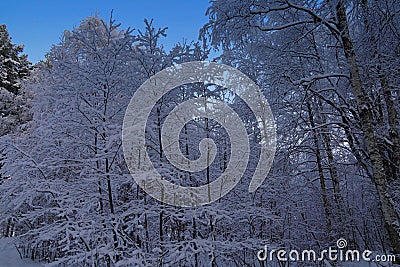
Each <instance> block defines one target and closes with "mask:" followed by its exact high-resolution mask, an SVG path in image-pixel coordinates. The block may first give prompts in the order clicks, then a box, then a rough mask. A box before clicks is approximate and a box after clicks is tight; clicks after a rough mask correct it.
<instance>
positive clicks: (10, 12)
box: [0, 0, 209, 63]
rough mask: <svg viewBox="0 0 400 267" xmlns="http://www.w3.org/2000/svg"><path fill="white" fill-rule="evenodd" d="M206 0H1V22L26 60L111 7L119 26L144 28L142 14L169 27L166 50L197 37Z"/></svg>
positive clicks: (106, 13)
mask: <svg viewBox="0 0 400 267" xmlns="http://www.w3.org/2000/svg"><path fill="white" fill-rule="evenodd" d="M208 6H209V1H208V0H164V1H162V0H147V1H145V0H130V1H129V0H69V1H65V0H64V1H57V0H53V1H49V0H35V1H34V0H30V1H29V0H19V1H13V0H8V1H5V0H2V2H1V4H0V24H3V23H4V24H6V25H7V28H8V30H9V33H10V35H11V37H12V40H13V43H16V44H23V45H24V46H25V50H24V51H25V53H27V54H28V55H29V60H30V61H32V62H34V63H35V62H37V61H38V60H39V59H43V58H44V54H45V53H46V52H48V51H49V49H50V47H51V45H52V44H57V43H59V41H60V37H61V35H62V33H63V31H64V30H71V29H73V28H74V27H77V26H78V25H79V23H80V21H81V20H82V19H83V18H85V17H87V16H90V15H94V14H96V12H97V13H98V14H99V16H100V17H102V18H106V19H107V18H109V16H110V12H111V10H114V11H113V17H114V19H116V21H117V22H120V23H122V25H121V28H123V29H124V28H128V27H132V28H135V29H143V27H144V23H143V20H144V18H147V19H151V18H153V19H154V23H155V26H156V27H168V30H167V34H168V36H167V37H166V38H164V40H163V41H162V43H163V44H164V46H165V48H166V49H167V50H168V49H170V48H171V47H172V45H173V44H174V43H176V42H178V41H182V40H183V38H185V39H187V40H193V39H195V40H197V37H198V32H199V29H200V28H201V27H202V26H203V25H204V24H205V23H206V22H207V20H208V18H207V17H206V16H205V12H206V9H207V7H208Z"/></svg>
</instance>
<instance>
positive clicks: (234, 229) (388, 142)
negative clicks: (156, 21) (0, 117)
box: [0, 0, 400, 266]
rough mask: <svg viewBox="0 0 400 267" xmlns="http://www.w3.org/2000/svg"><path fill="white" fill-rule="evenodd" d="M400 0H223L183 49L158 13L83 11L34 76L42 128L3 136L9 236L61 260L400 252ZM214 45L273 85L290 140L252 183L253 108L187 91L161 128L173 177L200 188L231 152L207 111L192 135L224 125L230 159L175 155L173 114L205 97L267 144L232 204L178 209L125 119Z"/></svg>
mask: <svg viewBox="0 0 400 267" xmlns="http://www.w3.org/2000/svg"><path fill="white" fill-rule="evenodd" d="M399 11H400V5H399V3H397V2H396V1H392V0H385V1H368V0H360V1H352V2H343V1H340V0H338V1H314V0H308V1H286V0H276V1H263V0H257V1H239V0H233V1H232V0H218V1H213V2H212V3H211V4H210V7H209V9H208V11H207V12H208V13H207V14H208V15H209V17H210V21H209V23H207V24H206V25H205V26H204V28H203V29H202V30H201V37H202V40H203V42H202V43H190V44H185V43H183V44H177V45H176V46H175V47H174V48H173V49H172V50H171V51H170V52H167V51H165V50H164V48H163V47H162V46H161V45H160V39H161V38H163V37H164V36H165V34H166V29H158V28H155V27H154V25H153V22H152V21H145V27H144V30H142V31H137V32H135V31H132V30H130V29H127V30H121V29H120V26H119V25H118V24H115V22H114V21H113V20H110V21H109V22H106V21H105V20H103V19H100V18H98V17H89V18H87V19H85V20H83V21H82V23H81V25H80V26H79V27H77V28H76V29H74V30H72V31H66V32H65V33H64V35H63V40H62V42H61V43H60V44H58V45H56V46H54V47H52V49H51V51H50V52H49V54H48V55H47V61H46V62H42V63H40V64H39V66H38V70H37V71H36V72H35V73H34V79H32V80H31V81H30V82H29V83H26V85H24V88H25V90H29V91H33V92H34V94H35V98H34V101H33V103H32V104H33V107H32V110H33V113H34V118H33V121H32V122H31V123H30V124H29V130H28V132H26V133H19V134H14V135H8V136H6V137H3V140H2V144H5V145H2V147H4V153H6V154H7V160H6V161H5V165H4V169H5V170H6V171H7V175H8V176H9V178H10V179H8V180H7V181H6V182H4V183H3V184H2V185H1V186H0V192H1V194H0V211H1V214H0V219H1V225H2V227H3V235H15V236H18V237H19V240H20V241H21V242H20V249H21V251H22V253H23V254H24V255H25V256H28V257H31V258H33V259H37V260H42V261H47V262H49V263H50V265H53V266H266V264H267V263H266V262H263V261H260V260H259V259H257V252H258V251H259V250H260V249H262V248H263V247H264V245H268V247H269V248H270V249H276V248H284V249H287V250H290V249H297V250H301V249H314V250H315V251H322V250H323V249H327V248H328V247H329V246H332V247H336V240H338V239H339V238H345V239H346V240H347V242H348V247H349V248H352V249H360V250H364V249H369V250H371V251H374V252H375V253H380V254H385V253H389V254H399V253H400V241H399V240H400V238H399V209H400V201H399V199H400V193H399V192H400V191H399V190H400V185H399V172H400V171H399V166H400V164H399V162H400V155H399V153H400V152H399V151H400V150H399V148H400V146H399V121H398V115H399V105H400V99H399V94H398V92H399V86H398V84H399V78H398V77H399V65H400V64H399V63H400V62H399V55H400V42H399V37H400V35H399V33H400V29H399V25H400V21H399ZM212 47H214V48H219V49H220V50H221V56H220V57H219V58H218V59H216V60H218V61H220V62H223V63H225V64H228V65H231V66H234V67H236V68H238V69H239V70H241V71H242V72H244V73H245V74H247V75H248V76H249V77H250V78H251V79H253V80H254V81H255V82H256V83H257V84H258V85H259V86H260V88H261V90H262V91H263V93H264V94H265V96H266V98H267V99H268V101H269V103H270V105H271V108H272V110H273V112H274V116H275V119H276V124H277V127H278V132H277V136H278V140H277V141H278V142H277V153H276V156H275V161H274V165H273V168H272V170H271V172H270V174H269V175H268V177H267V179H266V181H265V182H264V184H263V185H262V186H261V187H260V188H259V189H258V190H257V191H256V192H254V193H248V185H249V182H250V178H251V176H252V172H254V168H255V166H256V164H257V161H258V160H259V153H260V147H259V144H258V142H259V132H258V131H257V130H256V128H257V127H256V126H257V121H256V120H255V118H254V116H253V115H252V114H251V112H250V110H249V107H248V106H247V105H246V104H245V103H244V102H243V101H242V100H241V99H239V98H238V97H237V96H235V95H233V94H232V93H230V92H228V90H227V89H226V88H220V87H216V86H213V85H208V84H203V83H196V84H192V85H184V86H181V87H178V88H175V89H174V90H172V91H171V92H169V93H168V94H166V95H164V96H163V97H162V98H161V99H160V100H159V101H158V103H157V104H156V105H155V106H154V107H153V110H152V112H151V114H150V117H149V120H148V123H147V128H146V148H147V152H148V153H149V155H150V158H151V159H152V161H153V162H154V166H155V167H156V168H157V170H158V171H159V172H160V174H161V175H162V176H163V177H164V179H168V180H169V181H172V182H174V183H177V184H182V185H186V186H187V185H190V186H198V185H201V184H205V183H206V181H212V180H213V179H216V177H218V176H219V175H220V174H221V172H223V170H224V169H225V168H226V165H227V162H229V158H230V142H229V138H228V134H227V132H226V131H225V130H224V129H223V128H222V127H221V125H220V124H219V123H217V122H216V121H213V120H208V119H207V118H201V119H196V120H192V121H191V122H189V123H187V124H186V125H185V127H184V128H183V129H182V131H181V134H180V147H181V151H182V153H183V154H184V155H186V156H187V157H188V158H190V159H196V158H198V156H199V149H198V146H199V143H200V141H201V140H202V139H204V138H212V139H213V140H215V143H216V144H217V155H216V158H215V160H214V162H213V163H212V164H211V165H210V166H209V167H208V168H207V169H206V170H204V171H202V172H198V173H188V172H185V171H180V170H178V169H176V168H173V167H171V165H170V164H169V162H168V160H167V159H166V157H165V153H164V151H163V147H162V143H161V139H160V138H161V137H160V135H161V129H162V125H163V123H164V121H165V118H166V116H167V115H168V114H169V113H170V112H171V111H172V110H173V109H174V108H175V107H176V106H177V105H179V103H182V102H183V101H186V100H188V99H191V98H194V97H207V98H208V99H211V100H221V101H224V102H226V103H227V104H228V105H230V106H231V107H232V108H233V109H234V110H235V112H237V114H238V115H239V116H240V117H241V119H242V120H243V122H244V125H245V126H246V130H247V132H248V135H249V143H250V147H251V149H252V154H251V155H250V160H249V163H248V165H247V166H248V167H247V169H248V170H247V171H246V173H245V176H244V177H243V178H242V179H241V181H240V182H239V183H238V185H237V186H236V187H235V188H234V189H233V190H232V191H231V192H230V193H229V194H228V195H226V196H225V197H223V198H222V199H220V200H219V201H217V202H215V203H212V204H210V205H206V206H203V207H198V208H178V207H172V206H169V205H165V204H162V203H160V202H158V201H156V200H154V199H152V198H151V197H149V196H148V195H146V193H145V192H143V190H141V189H140V187H139V186H138V185H137V184H135V183H134V181H133V180H132V178H131V176H130V174H129V172H128V170H127V167H126V165H125V162H124V157H123V153H122V151H121V128H122V121H123V116H124V113H125V109H126V106H127V105H128V102H129V100H130V99H131V97H132V96H133V94H134V93H135V90H136V89H137V88H138V87H139V86H140V85H141V84H142V83H143V82H144V81H145V80H146V79H148V78H149V77H151V76H152V75H153V74H155V73H156V72H158V71H160V70H163V69H165V68H166V67H169V66H172V65H174V64H177V63H182V62H188V61H195V60H205V59H207V56H208V53H209V50H210V49H211V48H212ZM144 101H145V100H144ZM297 264H298V265H299V266H310V265H315V266H318V265H319V264H321V263H319V262H314V263H313V262H305V263H297ZM324 264H327V263H326V262H325V263H324ZM331 264H336V265H337V266H340V264H341V263H333V262H331ZM286 265H287V263H285V262H282V261H281V262H279V261H278V260H274V261H273V262H268V266H286Z"/></svg>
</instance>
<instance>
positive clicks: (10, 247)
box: [0, 238, 44, 267]
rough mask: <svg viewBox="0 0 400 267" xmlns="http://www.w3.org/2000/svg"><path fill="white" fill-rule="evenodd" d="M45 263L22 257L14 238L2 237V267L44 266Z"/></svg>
mask: <svg viewBox="0 0 400 267" xmlns="http://www.w3.org/2000/svg"><path fill="white" fill-rule="evenodd" d="M42 266H44V265H42V264H40V263H37V262H34V261H31V260H29V259H21V257H20V256H19V253H18V251H17V249H16V248H15V246H14V239H13V238H0V267H42Z"/></svg>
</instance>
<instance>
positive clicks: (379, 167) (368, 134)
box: [336, 1, 400, 254]
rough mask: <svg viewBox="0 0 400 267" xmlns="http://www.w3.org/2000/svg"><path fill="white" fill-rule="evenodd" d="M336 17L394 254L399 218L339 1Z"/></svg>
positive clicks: (399, 240) (398, 242)
mask: <svg viewBox="0 0 400 267" xmlns="http://www.w3.org/2000/svg"><path fill="white" fill-rule="evenodd" d="M336 16H337V20H338V29H339V31H340V33H341V36H340V37H341V41H342V44H343V49H344V54H345V57H346V59H347V63H348V64H349V69H350V83H351V87H352V89H353V93H354V96H355V98H356V101H357V108H358V112H359V117H360V123H361V128H362V131H363V134H364V136H365V143H366V146H367V149H368V153H369V156H370V160H371V164H372V169H373V172H374V174H373V181H372V182H373V183H374V184H375V187H376V189H377V191H378V197H379V201H380V206H381V210H382V215H383V221H384V223H385V228H386V230H387V232H388V237H389V241H390V244H391V246H392V248H393V249H394V251H395V253H397V254H399V253H400V238H399V234H398V228H399V226H398V225H399V218H398V216H397V214H396V212H395V210H394V207H393V205H392V202H391V199H390V196H389V194H388V190H387V180H386V177H385V168H384V165H383V161H382V158H381V155H380V153H379V149H378V144H377V140H376V136H375V131H374V128H373V118H372V112H371V108H372V105H371V104H372V103H371V101H370V100H369V98H368V95H367V92H366V90H365V88H364V87H363V85H362V82H361V77H360V71H359V67H358V65H357V62H356V55H355V52H354V49H353V43H352V40H351V38H350V32H349V26H348V23H347V14H346V8H345V6H344V4H343V2H342V1H339V2H338V4H337V6H336Z"/></svg>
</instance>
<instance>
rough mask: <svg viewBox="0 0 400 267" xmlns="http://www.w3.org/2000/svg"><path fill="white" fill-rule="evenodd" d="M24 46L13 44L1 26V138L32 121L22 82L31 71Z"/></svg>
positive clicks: (3, 26)
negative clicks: (16, 127)
mask: <svg viewBox="0 0 400 267" xmlns="http://www.w3.org/2000/svg"><path fill="white" fill-rule="evenodd" d="M22 52H23V46H22V45H15V44H13V43H11V37H10V36H9V34H8V31H7V28H6V25H4V24H2V25H0V136H3V135H6V134H7V133H9V132H10V131H11V130H13V129H14V128H15V126H16V125H19V124H22V123H23V122H26V121H28V120H29V119H30V117H31V116H30V114H29V107H28V105H27V94H26V92H25V91H24V90H22V89H21V81H22V80H23V79H24V78H26V77H27V76H28V75H29V73H30V70H31V63H30V62H29V61H28V56H27V55H26V54H21V53H22Z"/></svg>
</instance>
